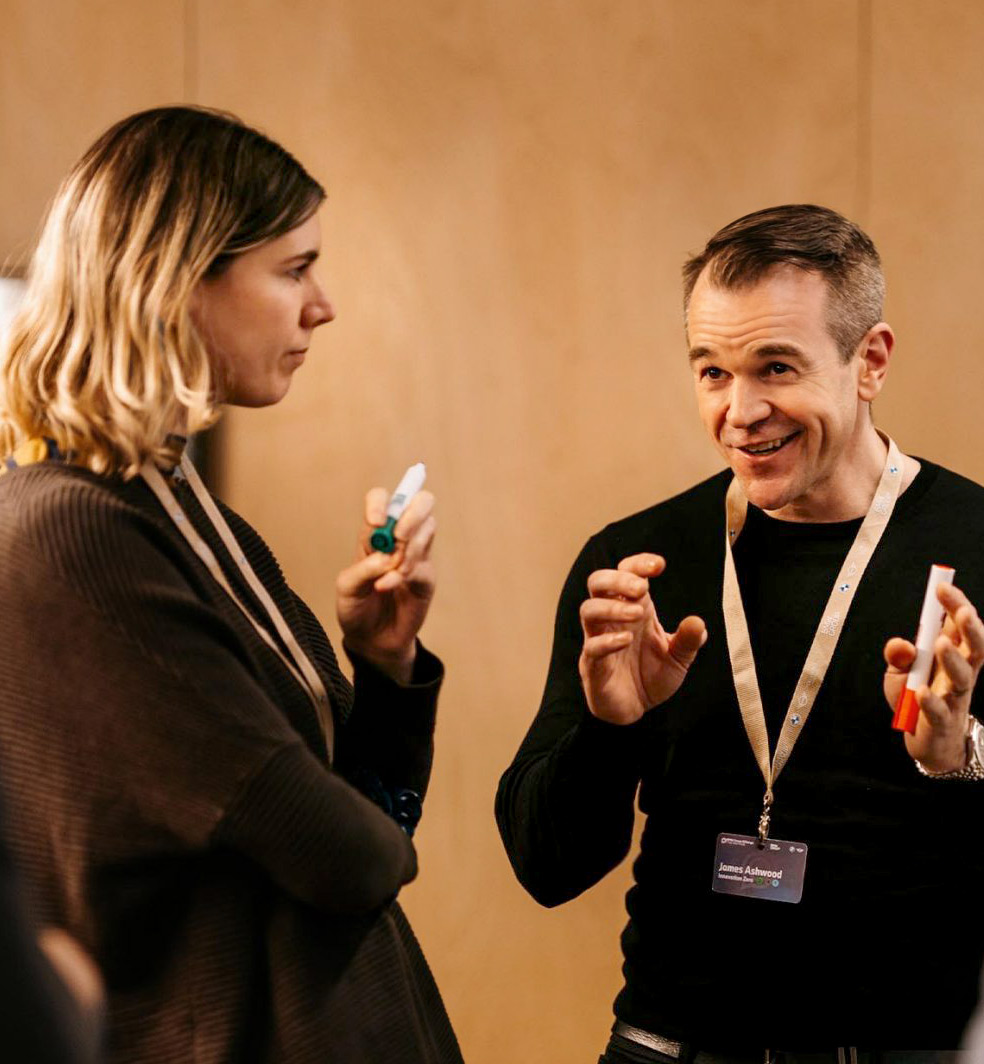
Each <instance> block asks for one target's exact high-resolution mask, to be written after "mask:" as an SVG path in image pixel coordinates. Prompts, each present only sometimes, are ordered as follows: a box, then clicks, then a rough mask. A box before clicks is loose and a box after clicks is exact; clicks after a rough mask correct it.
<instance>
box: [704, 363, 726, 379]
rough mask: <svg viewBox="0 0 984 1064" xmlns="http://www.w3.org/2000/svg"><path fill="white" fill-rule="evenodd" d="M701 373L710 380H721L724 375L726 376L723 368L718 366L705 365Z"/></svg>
mask: <svg viewBox="0 0 984 1064" xmlns="http://www.w3.org/2000/svg"><path fill="white" fill-rule="evenodd" d="M700 375H701V377H702V378H704V379H706V380H709V381H719V380H720V379H721V378H722V376H724V374H723V373H722V372H721V370H719V369H718V367H717V366H705V367H704V368H703V369H702V370H701V371H700Z"/></svg>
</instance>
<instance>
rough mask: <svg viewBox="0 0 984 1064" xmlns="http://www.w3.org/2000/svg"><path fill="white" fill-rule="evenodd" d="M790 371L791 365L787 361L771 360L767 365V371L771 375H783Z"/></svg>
mask: <svg viewBox="0 0 984 1064" xmlns="http://www.w3.org/2000/svg"><path fill="white" fill-rule="evenodd" d="M788 372H789V366H787V365H786V363H785V362H770V363H769V365H768V366H767V367H766V373H768V374H769V376H771V377H781V376H782V375H783V374H784V373H788Z"/></svg>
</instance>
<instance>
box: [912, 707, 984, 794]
mask: <svg viewBox="0 0 984 1064" xmlns="http://www.w3.org/2000/svg"><path fill="white" fill-rule="evenodd" d="M982 755H984V727H982V726H981V722H980V721H979V720H978V719H977V718H976V717H974V716H971V717H969V718H968V725H967V764H966V765H964V767H963V768H956V769H953V771H952V772H930V771H929V769H928V768H924V767H923V765H922V764H921V763H920V762H918V761H917V762H916V768H917V769H919V771H920V773H921V774H922V775H923V776H926V777H928V778H929V779H931V780H984V756H982Z"/></svg>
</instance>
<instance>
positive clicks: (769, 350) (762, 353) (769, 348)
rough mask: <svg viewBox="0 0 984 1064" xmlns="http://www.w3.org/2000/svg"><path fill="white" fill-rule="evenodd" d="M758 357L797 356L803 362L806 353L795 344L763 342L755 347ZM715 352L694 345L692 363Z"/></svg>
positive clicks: (712, 355) (709, 356)
mask: <svg viewBox="0 0 984 1064" xmlns="http://www.w3.org/2000/svg"><path fill="white" fill-rule="evenodd" d="M754 353H755V357H756V358H795V359H798V360H799V361H801V362H803V361H805V360H806V355H805V354H804V353H803V352H802V350H800V348H798V347H796V346H795V344H783V343H770V344H763V345H762V346H761V347H757V348H756V349H755V352H754ZM713 357H714V352H713V351H711V349H710V348H709V347H692V348H691V349H690V361H691V363H693V362H696V361H698V359H701V358H713Z"/></svg>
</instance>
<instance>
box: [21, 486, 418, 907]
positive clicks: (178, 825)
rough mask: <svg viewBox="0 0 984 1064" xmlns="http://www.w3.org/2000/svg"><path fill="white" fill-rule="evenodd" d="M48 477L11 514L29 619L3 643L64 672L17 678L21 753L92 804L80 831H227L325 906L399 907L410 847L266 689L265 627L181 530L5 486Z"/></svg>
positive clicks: (114, 496)
mask: <svg viewBox="0 0 984 1064" xmlns="http://www.w3.org/2000/svg"><path fill="white" fill-rule="evenodd" d="M49 474H50V475H49ZM46 475H48V477H47V483H42V484H41V485H38V484H35V485H34V486H33V490H32V491H31V492H30V493H29V494H26V497H25V499H24V505H23V506H22V507H18V506H16V505H14V506H6V507H3V508H2V517H0V525H2V523H3V522H4V521H5V520H6V521H10V520H12V519H14V517H15V514H16V527H12V528H8V529H6V535H4V536H3V539H4V542H5V543H6V546H7V550H6V552H5V556H4V558H3V561H2V563H0V564H2V569H3V572H4V573H6V574H7V578H6V579H3V580H2V582H0V587H2V589H3V593H4V595H5V596H7V595H10V596H12V597H13V600H14V601H12V602H11V606H12V608H11V609H10V610H9V611H8V616H10V617H17V618H20V619H21V620H20V623H19V625H18V627H17V630H14V631H6V632H4V633H3V634H4V636H5V639H4V644H5V645H6V646H7V647H8V648H10V647H11V646H14V647H17V648H18V650H19V651H20V653H18V654H15V655H13V657H14V660H16V659H17V658H22V660H25V662H26V660H27V659H28V658H29V656H30V654H31V652H32V649H33V652H34V654H35V655H36V657H35V661H38V662H41V663H43V662H45V661H51V662H53V663H57V668H53V669H44V668H42V669H40V670H37V671H34V670H33V669H32V670H30V671H27V670H25V672H24V673H23V674H18V673H17V672H16V670H13V671H14V675H13V676H11V677H10V682H12V683H13V684H15V685H16V684H21V685H22V686H23V690H21V691H19V692H17V693H16V695H15V697H13V698H12V699H11V701H12V703H13V704H15V705H17V706H19V707H23V706H25V705H29V704H31V703H34V704H36V705H37V707H38V711H37V717H36V719H35V720H33V721H31V722H30V725H29V726H28V731H29V732H30V733H31V734H30V735H29V736H26V737H25V736H22V737H21V738H20V739H19V740H18V741H17V743H16V744H15V748H14V750H13V752H12V755H11V756H12V757H15V758H38V759H52V758H54V759H56V760H57V762H58V765H57V770H56V771H55V772H54V773H53V784H54V786H55V788H56V789H57V788H59V787H62V788H64V789H65V790H66V791H68V790H73V791H75V794H74V795H72V796H71V799H69V795H68V794H62V795H53V796H52V801H53V802H54V803H56V804H59V803H60V801H64V802H65V804H66V805H68V804H71V807H72V808H73V810H75V811H78V810H79V809H80V808H86V807H87V808H86V812H87V814H88V815H87V817H85V824H84V830H85V831H87V832H96V833H98V834H99V836H100V847H105V848H106V849H107V850H109V851H112V849H113V848H114V846H115V845H117V844H118V845H119V848H120V849H121V851H125V852H126V853H128V854H130V855H132V854H133V853H134V852H135V848H136V847H139V846H140V845H144V846H145V847H146V848H147V850H148V851H149V852H154V851H155V850H158V849H159V847H160V845H161V843H162V841H163V838H169V839H170V840H171V845H172V846H176V847H179V848H188V847H191V848H199V849H204V848H206V847H208V846H209V845H211V843H212V841H213V833H215V832H216V830H217V829H218V828H219V826H220V825H221V826H222V827H221V831H220V832H219V834H220V835H221V838H222V841H223V843H224V844H225V845H227V846H230V847H234V848H237V849H239V850H241V852H243V853H245V854H246V855H247V856H249V857H251V858H252V859H254V860H256V861H258V862H260V863H261V864H263V865H264V867H266V868H267V871H268V872H269V874H270V876H271V877H272V878H273V879H274V880H275V881H277V882H279V883H280V884H281V885H282V886H284V887H285V888H286V889H288V890H290V891H291V892H294V893H296V896H297V897H299V898H301V899H303V900H305V901H308V902H310V903H312V904H323V905H325V906H328V907H334V906H336V905H337V906H340V907H341V908H343V909H345V908H352V907H356V908H359V907H364V908H369V907H371V906H373V905H377V904H379V903H380V902H381V901H382V900H384V899H386V898H388V897H390V896H392V895H393V894H394V893H395V892H396V890H397V889H398V888H399V886H400V884H401V883H403V882H406V881H407V880H408V879H409V878H411V877H412V876H413V874H414V873H415V864H414V856H413V851H412V847H411V845H410V843H409V841H408V840H407V839H406V837H405V836H404V834H403V833H402V832H401V831H400V830H399V829H398V828H397V827H396V825H395V824H393V822H392V821H391V820H390V819H389V818H388V817H386V816H385V814H383V813H382V812H381V811H380V810H378V809H377V808H375V807H374V806H373V805H372V804H371V803H369V802H368V801H366V799H364V798H363V797H362V796H361V795H360V794H359V793H358V792H357V791H356V790H355V789H354V788H352V787H351V786H349V785H348V784H347V783H346V782H345V781H344V780H343V779H341V778H340V777H339V776H338V775H337V774H336V773H332V772H331V771H329V770H328V769H326V768H325V766H324V765H323V764H321V763H320V762H319V761H318V760H317V759H316V758H315V757H314V756H313V755H312V754H311V753H310V752H309V751H308V750H307V749H305V748H304V746H303V743H302V741H301V739H300V737H299V735H298V733H297V732H296V731H295V730H294V729H293V728H292V727H291V724H290V722H289V721H288V719H287V718H286V717H285V715H284V712H283V711H282V709H281V707H280V706H278V705H277V704H275V703H274V702H273V701H272V700H271V698H270V694H269V693H268V692H269V689H268V688H267V687H265V686H264V684H263V683H262V682H261V679H262V678H263V677H264V675H265V673H266V671H268V670H269V669H270V668H271V664H270V660H268V659H267V658H264V657H262V654H263V648H262V644H259V641H258V640H256V638H255V636H254V634H253V632H252V628H251V625H250V624H249V622H248V621H247V620H246V619H245V618H242V617H240V616H239V614H238V611H237V610H236V609H235V607H230V605H229V602H228V599H227V597H226V596H225V593H224V592H223V591H222V590H221V589H220V588H218V586H217V585H216V584H215V582H214V581H213V580H212V578H211V576H209V574H208V573H207V571H206V570H205V569H204V567H202V566H200V565H199V564H198V563H197V561H196V560H193V556H191V557H190V556H189V552H187V551H186V550H185V548H184V544H183V543H182V542H181V541H179V540H178V539H177V538H176V537H175V536H174V535H173V534H172V531H171V529H170V528H169V527H168V518H167V517H166V516H165V515H164V514H163V512H161V514H160V516H159V517H158V515H157V514H156V513H155V512H154V509H153V507H152V506H150V507H147V508H144V507H143V506H142V505H136V504H135V505H128V503H127V501H126V492H125V491H124V492H121V493H113V492H109V491H105V490H101V487H100V485H99V484H98V483H93V479H92V478H88V477H86V476H84V475H82V474H81V473H80V472H79V471H65V470H51V471H49V470H46V469H39V470H38V471H37V472H36V473H35V472H34V470H28V471H24V472H23V473H18V474H16V475H12V476H10V477H8V478H5V480H7V481H15V483H14V484H9V483H8V484H5V485H4V486H5V488H7V489H8V492H9V489H10V488H14V489H16V488H17V483H16V482H17V481H23V480H26V479H27V478H28V477H31V476H33V477H35V478H36V479H42V480H43V478H44V477H45V476H46ZM129 491H130V493H131V495H132V496H133V498H134V500H135V503H142V501H143V495H141V492H142V491H143V489H142V488H141V486H140V485H137V484H134V485H131V486H129ZM121 495H122V498H121V497H120V496H121ZM14 496H15V497H14V502H15V504H16V502H17V500H16V494H15V493H14ZM9 498H10V494H9V493H8V499H9ZM25 618H26V619H27V623H26V624H25V623H24V619H25ZM2 626H3V621H2V620H0V628H2ZM269 658H271V659H273V655H269ZM273 660H275V659H273ZM292 682H293V681H291V680H289V678H288V679H287V680H285V684H286V683H292ZM297 700H298V702H299V703H301V704H303V703H304V699H303V697H299V698H298V699H297ZM8 720H9V718H8ZM25 739H26V741H25ZM79 827H80V829H81V828H82V824H81V823H80V825H79ZM251 832H255V836H254V835H251ZM363 888H364V891H363Z"/></svg>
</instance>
